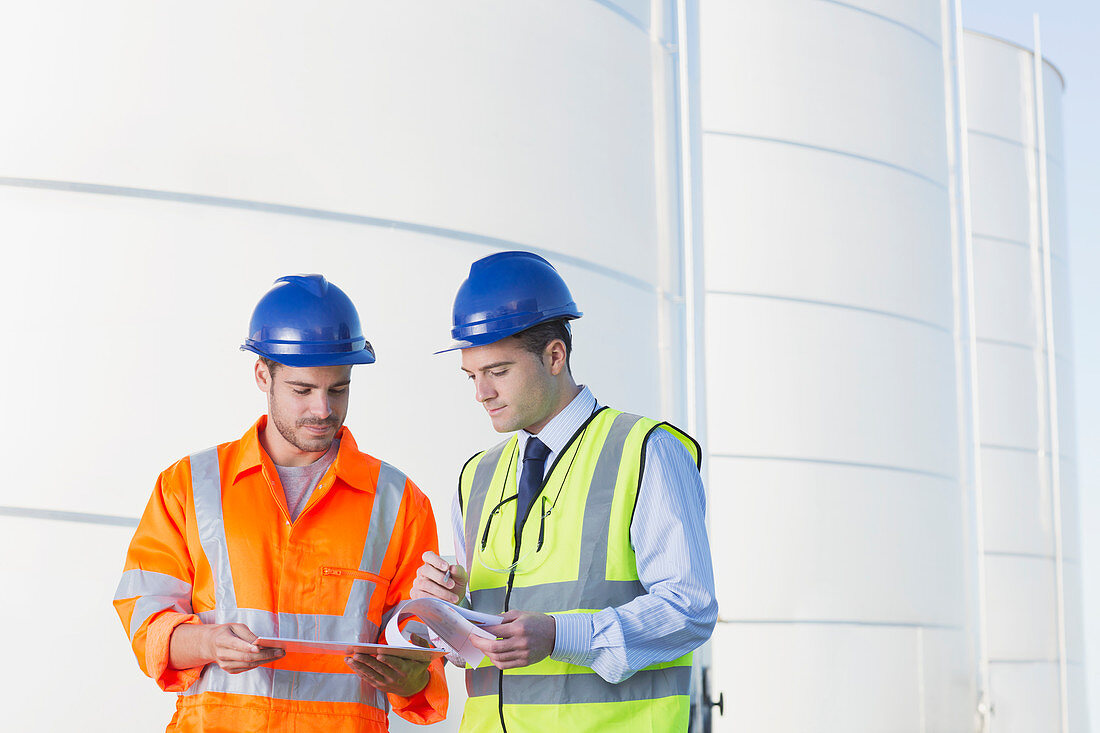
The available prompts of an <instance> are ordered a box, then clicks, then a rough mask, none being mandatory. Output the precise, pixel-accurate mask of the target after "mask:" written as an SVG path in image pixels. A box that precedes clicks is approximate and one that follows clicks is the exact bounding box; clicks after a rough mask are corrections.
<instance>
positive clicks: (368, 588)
mask: <svg viewBox="0 0 1100 733" xmlns="http://www.w3.org/2000/svg"><path fill="white" fill-rule="evenodd" d="M405 481H406V478H405V474H403V473H401V472H400V471H398V470H397V469H396V468H394V467H393V466H391V465H390V464H388V463H386V462H385V461H382V465H381V466H380V467H379V469H378V485H377V486H376V487H375V490H374V507H373V508H372V509H371V513H370V526H368V527H367V539H366V541H365V542H364V543H363V557H362V559H360V561H359V569H360V570H361V571H363V572H366V573H373V574H374V575H379V574H381V572H382V561H383V560H385V558H386V550H387V549H389V546H390V538H391V537H392V536H393V532H394V528H395V527H396V526H397V515H398V513H399V512H400V511H401V500H402V499H403V498H404V496H405ZM376 587H377V583H374V582H372V581H370V580H360V579H358V578H356V579H355V580H353V581H352V583H351V591H350V592H349V593H348V602H347V605H345V606H344V616H343V618H344V632H343V633H342V634H341V635H340V636H334V637H329V638H332V639H350V638H355V639H357V640H359V641H369V642H373V641H376V640H377V639H378V627H376V626H375V625H374V624H372V623H370V622H369V621H367V614H368V612H369V611H370V599H371V596H372V595H374V590H375V588H376Z"/></svg>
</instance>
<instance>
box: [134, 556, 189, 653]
mask: <svg viewBox="0 0 1100 733" xmlns="http://www.w3.org/2000/svg"><path fill="white" fill-rule="evenodd" d="M135 597H136V598H137V603H135V604H134V612H133V614H132V615H131V616H130V640H131V641H132V640H133V638H134V634H136V633H137V631H138V629H140V628H141V625H142V624H144V623H145V622H146V621H148V620H149V617H150V616H152V615H153V614H154V613H158V612H160V611H164V610H167V609H171V610H173V611H175V612H176V613H186V614H190V613H191V584H190V583H188V582H186V581H183V580H180V579H179V578H176V577H173V576H171V575H167V574H165V573H157V572H154V571H152V570H127V571H126V572H125V573H123V574H122V579H121V580H120V581H118V588H117V589H116V590H115V600H116V601H121V600H125V599H128V598H135Z"/></svg>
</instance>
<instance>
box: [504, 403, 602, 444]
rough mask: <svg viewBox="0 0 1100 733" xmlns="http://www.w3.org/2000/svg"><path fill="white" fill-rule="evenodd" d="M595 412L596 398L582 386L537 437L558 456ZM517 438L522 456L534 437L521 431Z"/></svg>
mask: <svg viewBox="0 0 1100 733" xmlns="http://www.w3.org/2000/svg"><path fill="white" fill-rule="evenodd" d="M595 411H596V398H595V397H594V396H593V395H592V391H591V390H589V389H588V387H584V386H582V387H581V391H580V393H579V394H578V395H577V396H576V397H574V398H573V401H572V402H570V403H569V404H568V405H566V406H565V409H564V410H562V411H561V412H559V413H558V414H557V415H554V417H552V418H551V419H550V422H548V423H546V425H545V426H543V428H542V430H540V431H539V433H538V436H537V437H538V439H539V440H541V441H542V442H543V444H545V445H546V447H547V448H549V449H550V452H551V453H552V454H554V455H557V454H558V453H561V451H562V449H563V448H565V446H566V444H567V443H568V442H569V439H570V438H572V437H573V434H574V433H576V432H577V431H578V430H579V429H580V427H581V425H584V421H585V420H587V419H588V418H589V417H591V416H592V413H593V412H595ZM517 437H518V438H519V454H520V455H521V456H522V455H523V451H524V450H525V449H526V448H527V439H528V438H530V437H532V435H531V433H529V432H527V431H526V430H520V431H519V433H517Z"/></svg>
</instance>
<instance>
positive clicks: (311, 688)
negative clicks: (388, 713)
mask: <svg viewBox="0 0 1100 733" xmlns="http://www.w3.org/2000/svg"><path fill="white" fill-rule="evenodd" d="M204 692H224V693H230V694H234V695H255V696H259V697H269V698H276V699H280V700H309V701H314V702H350V703H365V704H367V705H373V706H374V707H376V708H379V709H380V710H386V709H387V707H386V706H387V701H386V696H385V694H384V693H381V692H379V691H378V690H376V689H375V688H373V687H371V686H370V685H367V684H365V683H364V682H363V681H362V680H361V679H360V678H359V676H358V675H356V674H353V673H346V674H344V673H330V672H294V671H291V670H274V669H270V668H268V667H256V668H255V669H250V670H248V671H247V672H241V673H240V674H229V673H228V672H226V671H225V670H223V669H222V668H221V667H219V666H217V665H216V664H210V665H207V667H206V669H205V670H203V675H202V678H201V679H200V680H199V681H198V682H197V683H195V684H194V685H192V686H191V687H190V688H189V689H188V690H187V691H186V692H184V693H182V694H184V695H201V694H202V693H204Z"/></svg>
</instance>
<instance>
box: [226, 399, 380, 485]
mask: <svg viewBox="0 0 1100 733" xmlns="http://www.w3.org/2000/svg"><path fill="white" fill-rule="evenodd" d="M266 426H267V415H262V416H261V417H260V419H259V420H257V421H256V422H255V424H253V426H252V427H251V428H249V429H248V432H247V433H245V434H244V435H243V436H242V437H241V440H240V450H239V451H238V452H237V466H236V470H235V471H234V472H233V477H234V480H237V479H239V478H240V477H241V475H242V474H245V473H247V472H249V471H252V470H255V469H258V468H260V467H262V466H263V465H265V464H266V465H268V466H269V467H270V469H271V471H272V472H274V471H275V464H274V463H272V461H271V457H270V456H268V455H267V453H265V452H264V449H263V446H261V445H260V431H261V430H263V429H264V428H265V427H266ZM337 437H339V438H340V448H339V450H337V452H336V460H335V461H333V466H334V467H335V469H336V476H337V478H339V479H340V480H341V481H343V482H344V483H346V484H347V485H349V486H351V487H352V488H355V489H359V490H360V491H374V487H375V485H376V484H377V483H378V469H379V467H380V462H379V461H377V460H374V459H371V458H370V457H369V456H367V455H366V454H365V453H361V452H360V451H359V446H357V445H356V443H355V438H353V437H352V435H351V431H350V430H348V429H347V426H344V427H341V428H340V432H339V433H337Z"/></svg>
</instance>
